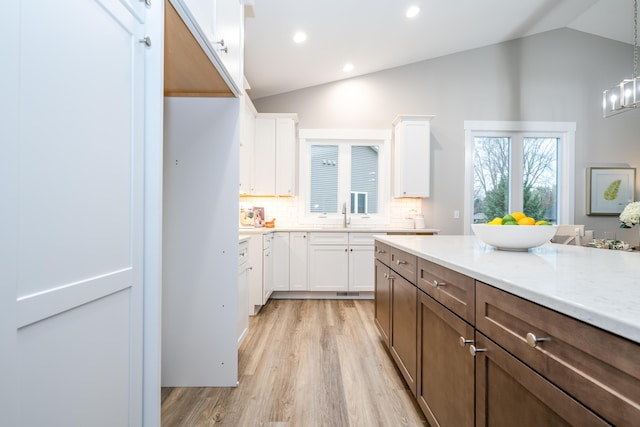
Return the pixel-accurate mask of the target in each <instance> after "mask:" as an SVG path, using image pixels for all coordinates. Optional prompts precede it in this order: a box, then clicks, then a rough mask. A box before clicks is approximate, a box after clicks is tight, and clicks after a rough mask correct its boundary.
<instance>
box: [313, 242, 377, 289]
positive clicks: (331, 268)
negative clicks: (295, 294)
mask: <svg viewBox="0 0 640 427" xmlns="http://www.w3.org/2000/svg"><path fill="white" fill-rule="evenodd" d="M373 248H374V241H373V234H372V233H360V232H355V233H309V260H308V262H309V290H311V291H342V292H346V291H348V292H365V291H373V290H374V282H375V280H374V268H373V267H374V252H373Z"/></svg>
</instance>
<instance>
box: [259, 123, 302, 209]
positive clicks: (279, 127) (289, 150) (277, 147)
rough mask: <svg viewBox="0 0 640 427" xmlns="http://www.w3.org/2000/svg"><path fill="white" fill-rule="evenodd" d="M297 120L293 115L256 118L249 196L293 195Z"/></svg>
mask: <svg viewBox="0 0 640 427" xmlns="http://www.w3.org/2000/svg"><path fill="white" fill-rule="evenodd" d="M297 121H298V118H297V115H296V114H258V115H257V116H256V118H255V142H254V144H255V148H254V159H255V160H254V172H255V178H254V183H255V187H254V191H253V192H252V194H256V195H275V196H293V195H295V182H296V123H297Z"/></svg>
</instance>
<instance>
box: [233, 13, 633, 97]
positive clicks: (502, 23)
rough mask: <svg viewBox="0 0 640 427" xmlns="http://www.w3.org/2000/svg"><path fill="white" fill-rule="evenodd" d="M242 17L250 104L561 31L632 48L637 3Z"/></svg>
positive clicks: (251, 14)
mask: <svg viewBox="0 0 640 427" xmlns="http://www.w3.org/2000/svg"><path fill="white" fill-rule="evenodd" d="M251 1H252V0H248V1H247V2H251ZM414 4H415V5H418V6H419V7H420V9H421V11H420V14H419V15H418V16H417V17H416V18H414V19H411V20H410V19H408V18H406V17H405V16H404V13H405V10H406V9H407V7H408V6H410V5H414ZM245 11H246V17H245V76H246V78H247V81H248V83H249V85H250V87H251V89H250V90H249V91H248V92H249V95H250V97H251V98H252V99H258V98H262V97H265V96H270V95H275V94H279V93H284V92H289V91H292V90H296V89H301V88H305V87H310V86H315V85H318V84H323V83H328V82H331V81H336V80H341V79H345V78H349V77H353V76H357V75H362V74H367V73H372V72H375V71H380V70H384V69H388V68H393V67H397V66H401V65H405V64H409V63H413V62H418V61H422V60H425V59H430V58H435V57H438V56H443V55H448V54H451V53H455V52H460V51H464V50H468V49H473V48H478V47H482V46H488V45H491V44H495V43H500V42H503V41H507V40H512V39H516V38H520V37H524V36H527V35H532V34H536V33H540V32H543V31H549V30H553V29H557V28H563V27H568V28H573V29H576V30H580V31H584V32H588V33H593V34H596V35H599V36H603V37H607V38H610V39H614V40H618V41H623V42H626V43H629V44H633V0H315V1H312V0H255V4H254V5H253V6H247V7H246V9H245ZM299 30H302V31H304V32H306V33H307V35H308V38H307V41H306V42H304V43H303V44H300V45H297V44H295V43H294V42H293V40H292V38H293V34H294V33H295V32H296V31H299ZM631 54H632V51H630V55H631ZM346 62H351V63H353V64H354V66H355V69H354V70H353V71H351V72H349V73H345V72H343V71H342V67H343V65H344V64H345V63H346Z"/></svg>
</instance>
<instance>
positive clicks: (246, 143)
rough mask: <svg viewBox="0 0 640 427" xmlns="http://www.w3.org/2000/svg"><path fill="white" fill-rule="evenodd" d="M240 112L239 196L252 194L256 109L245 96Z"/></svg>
mask: <svg viewBox="0 0 640 427" xmlns="http://www.w3.org/2000/svg"><path fill="white" fill-rule="evenodd" d="M241 103H242V109H241V110H240V194H253V192H254V184H253V183H254V168H255V165H254V149H255V129H256V109H255V107H254V106H253V104H252V103H251V100H250V99H249V97H248V96H247V95H244V96H243V97H242V101H241Z"/></svg>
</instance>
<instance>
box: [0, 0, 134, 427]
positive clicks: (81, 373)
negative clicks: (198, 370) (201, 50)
mask: <svg viewBox="0 0 640 427" xmlns="http://www.w3.org/2000/svg"><path fill="white" fill-rule="evenodd" d="M6 3H7V4H5V5H3V12H2V15H3V16H2V17H1V18H0V27H2V29H1V30H0V39H2V41H1V42H0V43H2V45H0V55H1V56H2V58H3V59H2V66H1V67H0V68H2V71H1V72H2V76H0V77H1V78H0V89H1V90H0V93H2V98H0V108H1V109H0V119H1V120H2V122H0V124H1V126H0V140H1V141H2V146H1V149H2V151H1V153H2V164H3V166H2V167H1V168H0V170H1V172H0V174H1V175H0V200H1V202H0V203H1V209H0V211H1V213H0V263H1V264H0V283H1V286H0V316H2V317H1V319H2V322H1V325H0V348H1V349H2V351H1V352H0V353H1V354H2V356H0V357H2V360H0V378H2V380H1V383H2V387H0V425H3V426H14V425H16V426H65V427H70V426H92V427H96V426H108V427H114V426H126V425H131V426H137V425H141V424H142V358H143V353H142V350H143V349H142V342H143V339H142V338H143V337H142V326H143V325H142V316H143V300H142V298H143V294H142V281H143V277H142V271H143V270H142V267H143V266H142V256H143V240H142V239H143V233H142V225H143V209H142V208H143V205H142V203H143V196H144V194H143V184H144V182H143V173H144V170H143V166H144V161H143V155H144V145H143V144H144V103H143V102H144V86H143V85H144V52H145V46H144V45H143V44H141V43H139V39H141V38H143V37H144V22H143V17H144V9H143V8H144V3H143V2H138V1H134V0H130V1H129V0H122V1H116V0H56V1H49V0H31V1H17V0H14V1H10V2H6ZM5 73H6V74H5Z"/></svg>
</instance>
